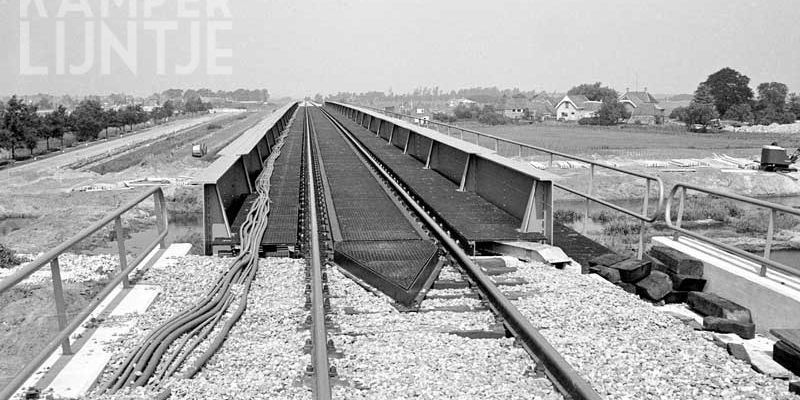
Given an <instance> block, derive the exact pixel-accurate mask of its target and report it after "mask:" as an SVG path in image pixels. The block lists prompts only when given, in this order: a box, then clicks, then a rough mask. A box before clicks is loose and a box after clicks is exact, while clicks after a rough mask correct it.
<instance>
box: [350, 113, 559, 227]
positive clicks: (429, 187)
mask: <svg viewBox="0 0 800 400" xmlns="http://www.w3.org/2000/svg"><path fill="white" fill-rule="evenodd" d="M335 116H336V117H337V119H338V120H339V121H340V122H341V123H342V124H343V125H344V126H345V127H347V129H349V130H350V132H352V133H353V134H354V135H355V136H356V137H357V138H358V139H359V140H360V141H361V143H363V144H364V145H365V146H366V147H367V148H368V149H369V150H370V151H371V152H372V153H373V154H374V155H375V156H376V157H378V158H379V159H380V160H381V161H382V162H384V163H385V164H386V165H387V166H388V167H389V168H391V169H392V170H393V171H394V173H395V174H397V175H398V176H399V177H400V179H401V180H402V181H403V182H404V183H405V184H406V185H407V186H408V187H409V188H410V189H411V191H412V192H414V193H415V194H416V195H417V196H419V197H420V198H421V199H422V200H423V201H424V202H425V203H427V204H428V205H429V206H430V208H432V209H433V210H434V211H433V212H434V213H436V214H438V216H439V217H440V218H441V219H442V220H444V221H447V223H448V224H449V225H450V226H451V227H452V228H453V229H454V230H455V231H456V235H457V236H460V237H461V239H462V240H466V241H469V242H489V241H507V240H524V241H543V240H545V237H544V235H542V234H539V233H521V232H519V230H518V229H519V227H520V225H521V221H520V220H519V218H516V217H514V216H512V215H510V214H508V213H507V212H505V211H503V210H502V209H500V208H499V207H497V206H495V205H494V204H492V203H490V202H488V201H487V200H485V199H483V198H482V197H480V196H479V195H477V194H475V193H473V192H469V191H463V192H462V191H458V185H456V184H455V183H453V182H452V181H450V180H449V179H447V178H445V177H444V176H443V175H441V174H439V173H438V172H436V171H433V170H430V169H424V168H423V167H424V165H423V164H422V163H421V162H420V161H419V160H417V159H415V158H414V157H412V156H410V155H408V154H404V153H403V150H402V149H399V148H398V147H396V146H394V145H392V144H390V143H389V142H387V141H386V140H384V139H382V138H380V137H378V136H376V135H375V134H374V133H372V132H370V131H369V130H367V129H365V128H363V127H361V126H360V125H358V124H356V123H355V122H353V121H351V120H349V119H347V118H342V117H341V116H340V115H339V114H336V115H335Z"/></svg>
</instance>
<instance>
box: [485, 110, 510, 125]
mask: <svg viewBox="0 0 800 400" xmlns="http://www.w3.org/2000/svg"><path fill="white" fill-rule="evenodd" d="M478 122H480V123H482V124H486V125H504V124H505V123H506V122H508V121H507V120H506V117H505V116H503V114H500V113H496V112H494V111H489V112H484V113H482V114H481V115H479V116H478Z"/></svg>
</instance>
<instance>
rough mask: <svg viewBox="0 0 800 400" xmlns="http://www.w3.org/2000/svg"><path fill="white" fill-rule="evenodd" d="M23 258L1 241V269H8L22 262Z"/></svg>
mask: <svg viewBox="0 0 800 400" xmlns="http://www.w3.org/2000/svg"><path fill="white" fill-rule="evenodd" d="M22 262H23V260H22V259H21V258H19V256H17V253H16V252H15V251H14V250H11V249H10V248H8V247H6V246H5V245H4V244H2V243H0V269H8V268H12V267H16V266H17V265H20V264H22Z"/></svg>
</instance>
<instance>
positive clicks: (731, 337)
mask: <svg viewBox="0 0 800 400" xmlns="http://www.w3.org/2000/svg"><path fill="white" fill-rule="evenodd" d="M712 335H713V337H714V344H716V345H717V346H719V347H722V348H725V349H728V348H729V346H730V345H732V344H741V345H744V342H745V340H744V339H742V337H741V336H739V335H736V334H733V333H713V334H712Z"/></svg>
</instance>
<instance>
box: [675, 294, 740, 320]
mask: <svg viewBox="0 0 800 400" xmlns="http://www.w3.org/2000/svg"><path fill="white" fill-rule="evenodd" d="M686 302H687V303H688V304H689V306H690V307H692V308H693V309H694V310H697V312H699V313H700V314H703V315H706V316H712V317H719V318H725V319H730V320H734V321H740V322H746V323H751V322H753V319H752V318H751V316H750V310H748V309H747V308H744V307H742V306H740V305H738V304H736V303H734V302H732V301H730V300H727V299H724V298H722V297H720V296H717V295H716V294H714V293H703V292H689V295H688V297H687V299H686Z"/></svg>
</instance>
